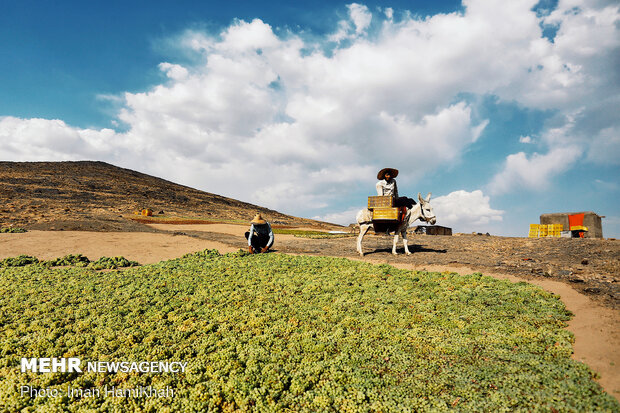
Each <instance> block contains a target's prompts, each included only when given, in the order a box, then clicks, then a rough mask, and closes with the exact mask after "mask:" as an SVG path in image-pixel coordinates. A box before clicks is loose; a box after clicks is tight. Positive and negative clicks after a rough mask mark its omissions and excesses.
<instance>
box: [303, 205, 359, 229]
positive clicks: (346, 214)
mask: <svg viewBox="0 0 620 413" xmlns="http://www.w3.org/2000/svg"><path fill="white" fill-rule="evenodd" d="M362 209H363V207H362V206H359V207H353V208H348V209H346V210H344V211H338V212H332V213H329V214H325V215H316V216H314V217H312V219H317V220H319V221H324V222H331V223H332V224H339V225H344V226H348V225H349V224H355V217H356V215H357V213H358V211H360V210H362Z"/></svg>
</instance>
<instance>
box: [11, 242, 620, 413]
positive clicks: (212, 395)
mask: <svg viewBox="0 0 620 413" xmlns="http://www.w3.org/2000/svg"><path fill="white" fill-rule="evenodd" d="M69 260H70V261H71V260H72V263H74V264H79V263H82V262H83V261H82V260H81V259H76V258H72V259H69ZM0 292H1V293H0V411H72V412H74V411H75V412H77V411H83V412H87V411H149V412H150V411H152V412H155V411H183V412H202V411H257V412H269V411H301V412H316V411H342V412H402V411H448V410H457V411H488V412H499V411H619V410H620V405H619V404H618V403H617V401H616V400H615V399H614V398H613V397H611V396H610V395H608V394H606V393H605V392H604V391H603V390H602V389H601V388H600V386H599V385H598V384H597V383H596V382H595V381H593V376H594V373H593V372H592V371H591V370H590V369H589V368H588V367H587V366H586V365H584V364H582V363H578V362H576V361H574V360H572V359H571V358H570V355H571V353H572V341H573V337H572V335H571V333H569V332H568V331H566V330H565V329H564V327H565V326H566V321H567V320H569V319H570V317H571V314H570V313H569V312H568V311H567V310H566V309H565V307H564V305H563V304H562V302H561V301H560V300H559V299H558V297H557V296H555V295H553V294H550V293H547V292H545V291H543V290H542V289H540V288H538V287H536V286H533V285H530V284H527V283H516V284H513V283H510V282H508V281H501V280H496V279H493V278H491V277H487V276H483V275H481V274H471V275H466V276H459V275H457V274H449V273H426V272H412V271H406V270H399V269H396V268H393V267H391V266H389V265H372V264H368V263H363V262H355V261H350V260H347V259H341V258H322V257H304V256H288V255H281V254H259V255H248V254H245V253H243V252H238V253H232V254H226V255H220V254H219V253H218V252H217V251H215V250H207V251H203V252H199V253H195V254H189V255H186V256H184V257H182V258H179V259H175V260H170V261H165V262H161V263H158V264H153V265H145V266H140V267H134V268H128V269H125V270H122V271H118V270H112V271H108V272H98V271H95V270H94V268H93V267H77V266H74V267H67V266H63V267H51V266H45V265H41V264H40V263H37V262H36V261H33V262H32V263H30V264H29V265H24V266H19V267H15V266H4V267H2V268H0ZM23 357H32V358H34V357H79V358H80V359H82V360H83V361H95V360H106V361H130V362H131V361H142V360H145V361H182V362H187V370H186V371H185V372H184V373H162V374H144V373H97V372H84V373H81V374H79V373H52V374H49V373H48V374H46V373H31V372H27V373H22V372H21V371H20V359H21V358H23ZM25 385H27V386H33V387H36V388H41V389H44V388H51V389H59V391H61V392H64V391H65V389H67V388H68V387H72V388H97V387H103V386H119V387H125V388H131V387H137V386H152V387H154V388H158V389H163V388H165V387H170V388H172V389H174V391H175V394H174V397H158V398H155V397H121V398H117V397H69V396H68V395H66V396H64V397H53V398H52V397H36V398H31V397H28V395H21V394H20V387H21V386H25Z"/></svg>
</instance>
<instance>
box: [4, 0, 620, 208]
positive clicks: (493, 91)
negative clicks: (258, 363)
mask: <svg viewBox="0 0 620 413" xmlns="http://www.w3.org/2000/svg"><path fill="white" fill-rule="evenodd" d="M536 3H537V0H519V1H511V2H505V1H500V0H466V1H464V6H465V12H464V13H450V14H438V15H435V16H431V17H427V18H423V19H422V18H417V17H412V16H411V15H409V14H404V15H403V16H400V17H401V18H394V14H395V12H394V11H393V10H391V9H386V10H384V11H383V12H378V13H377V14H376V15H373V13H372V12H371V11H370V10H369V9H368V7H366V6H365V5H361V4H356V3H354V4H350V5H349V6H347V11H348V15H347V17H346V18H345V19H343V20H342V21H341V22H340V23H339V24H338V27H337V28H335V31H334V34H332V35H327V36H325V37H324V38H322V39H318V40H317V39H316V38H314V39H313V40H312V41H309V40H306V39H305V38H304V35H303V34H300V33H294V32H291V31H288V32H287V31H282V32H281V33H282V34H278V35H276V33H275V31H274V30H273V28H272V27H271V26H270V25H269V24H267V23H265V22H263V21H262V20H260V19H254V20H252V21H251V22H245V21H242V20H238V21H235V22H233V23H232V24H231V25H230V26H229V27H227V28H226V29H225V30H223V31H222V32H221V33H206V32H197V31H188V32H186V33H185V34H184V35H183V36H182V37H181V38H180V39H179V40H178V47H179V48H185V49H186V50H187V51H188V52H191V53H194V54H198V55H199V56H200V57H201V59H195V60H196V61H201V62H203V63H201V64H195V65H191V66H190V65H185V66H183V65H179V64H175V63H171V62H163V63H161V64H160V65H159V69H160V70H161V71H162V73H163V74H165V75H166V77H167V80H166V82H165V83H162V84H159V85H155V86H153V87H152V88H150V89H149V90H146V91H143V92H141V93H129V92H128V93H125V94H124V95H122V96H121V97H120V98H121V99H122V102H123V107H122V110H121V111H120V113H119V115H118V121H119V122H122V123H123V124H124V125H125V129H124V130H126V132H114V131H111V130H105V129H104V130H88V129H86V130H84V129H79V128H75V127H71V126H70V125H66V124H64V123H63V122H62V121H55V120H43V119H17V118H2V119H0V137H2V140H1V141H0V142H1V143H0V156H1V157H3V158H7V159H14V160H36V159H89V158H90V159H99V160H107V161H111V162H114V163H116V164H120V165H122V166H127V167H132V168H136V169H140V170H142V171H145V172H148V173H154V174H156V175H159V176H166V177H168V178H169V179H172V180H176V181H179V182H182V183H184V184H187V185H191V186H195V187H198V188H201V189H205V190H209V191H211V192H216V193H221V194H224V195H228V196H234V197H237V198H240V199H243V200H247V201H251V202H257V203H260V204H262V205H265V206H267V207H272V208H278V209H281V210H283V211H285V212H290V213H296V214H315V213H316V212H315V210H316V209H318V208H328V207H329V206H330V205H331V203H332V202H333V201H334V200H335V199H336V198H338V197H340V199H342V198H343V197H346V196H348V195H350V194H351V193H353V191H355V188H357V187H359V186H360V185H365V184H367V183H368V182H369V181H371V182H372V180H373V177H374V174H375V173H376V170H378V169H380V167H383V166H385V165H387V164H389V165H394V166H396V167H399V169H400V170H401V177H403V178H404V179H407V180H409V181H410V182H411V181H413V182H412V183H414V184H415V183H416V182H415V180H416V179H418V180H419V179H422V178H423V176H424V174H425V173H427V172H432V171H435V170H437V169H438V168H442V167H445V166H446V165H448V164H450V163H453V162H455V161H458V159H459V158H460V156H461V155H462V154H463V153H464V152H465V151H467V149H468V148H469V147H470V146H471V145H472V144H473V143H475V142H477V141H478V139H479V137H480V136H481V134H482V133H483V131H484V130H485V127H486V126H487V124H488V120H485V119H482V120H477V119H475V117H474V116H473V115H472V113H474V109H475V108H474V107H473V106H472V105H473V104H472V103H468V102H466V101H465V100H464V99H463V98H462V96H463V95H464V94H474V95H496V96H498V97H499V98H500V99H501V100H510V101H516V102H518V103H519V104H521V105H524V106H527V107H532V108H538V109H550V110H554V111H557V112H558V113H559V115H558V118H562V116H563V118H562V119H564V121H563V124H561V125H559V126H557V125H556V127H555V128H556V129H555V130H550V131H547V133H545V134H543V135H544V136H542V137H541V140H542V141H543V142H544V144H545V145H546V146H547V148H548V153H547V154H545V155H538V154H535V155H532V156H530V157H528V156H527V155H525V154H524V153H518V154H512V155H510V156H508V158H507V160H506V164H505V166H504V168H503V170H502V171H501V172H500V173H499V174H498V175H497V176H496V177H494V178H492V180H491V184H490V186H489V189H490V190H491V192H492V193H493V194H500V193H505V192H508V191H510V190H512V189H513V188H515V187H517V186H530V187H532V188H540V187H544V185H545V184H546V183H548V182H549V181H550V180H551V179H552V178H553V177H554V176H555V175H557V174H559V173H561V172H562V171H564V170H566V168H567V167H569V166H570V165H571V163H572V162H574V160H575V159H576V156H577V153H578V152H579V151H580V149H578V148H585V149H583V150H585V151H587V153H588V159H590V160H591V161H592V162H598V161H599V160H606V159H607V160H608V162H613V160H612V158H613V157H612V156H610V155H609V154H614V153H618V148H619V146H620V143H619V142H618V139H617V137H618V130H619V129H618V119H617V117H609V118H605V119H603V118H600V117H599V118H597V119H598V121H597V123H596V124H592V122H590V121H589V119H592V118H593V117H592V116H590V113H592V108H593V107H594V106H595V103H596V102H598V103H596V104H600V102H603V104H608V103H609V102H610V99H612V97H613V96H617V95H619V94H618V82H617V81H615V80H614V77H613V76H617V74H616V70H615V66H614V64H615V63H614V62H617V58H616V57H615V56H616V55H617V50H618V47H619V45H620V36H618V28H617V27H616V26H617V24H616V23H615V22H617V19H618V16H619V15H620V13H619V12H618V8H617V7H615V6H604V5H603V6H600V5H599V3H598V2H595V1H590V0H582V1H577V0H574V1H571V2H563V1H561V2H560V3H559V5H558V7H557V8H556V9H555V10H553V11H551V12H549V13H548V14H546V15H545V16H537V15H536V13H535V12H533V11H532V8H533V7H534V6H535V4H536ZM577 5H578V6H579V8H578V9H574V7H575V6H577ZM568 11H570V13H568ZM375 19H376V20H375ZM542 24H547V25H551V24H552V25H554V26H557V27H559V29H558V31H557V34H556V36H555V38H554V39H553V42H552V41H550V40H548V39H546V38H544V37H543V36H542V31H541V25H542ZM370 32H372V36H370V35H369V33H370ZM279 33H280V32H279ZM345 39H346V40H347V41H343V40H345ZM334 42H336V43H335V44H336V45H335V46H334ZM326 50H327V51H328V52H326ZM614 59H615V60H614ZM586 126H587V127H586ZM592 136H594V137H595V139H592V138H591V137H592ZM490 144H492V142H490ZM598 148H602V149H598ZM422 155H423V156H422ZM618 158H620V157H616V159H618ZM371 185H372V184H371ZM471 194H476V191H474V192H473V193H471ZM471 194H470V195H469V196H470V197H473V196H474V195H471ZM475 197H478V198H477V199H478V201H480V202H482V203H484V200H485V197H484V196H483V195H482V193H480V194H476V195H475ZM472 199H473V198H472ZM486 202H487V207H488V199H487V201H486ZM488 209H489V210H490V211H492V210H491V209H490V207H488ZM487 212H488V211H487ZM500 212H501V211H500ZM491 216H493V215H492V214H491ZM494 216H500V217H501V214H500V215H494ZM489 219H491V220H493V219H492V218H489Z"/></svg>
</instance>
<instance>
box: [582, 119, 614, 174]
mask: <svg viewBox="0 0 620 413" xmlns="http://www.w3.org/2000/svg"><path fill="white" fill-rule="evenodd" d="M588 159H589V160H591V161H593V162H597V163H601V164H611V165H620V122H619V124H618V125H616V126H613V127H609V128H605V129H603V130H601V131H599V133H598V134H597V135H596V136H595V137H594V138H593V139H592V141H591V145H590V148H589V150H588Z"/></svg>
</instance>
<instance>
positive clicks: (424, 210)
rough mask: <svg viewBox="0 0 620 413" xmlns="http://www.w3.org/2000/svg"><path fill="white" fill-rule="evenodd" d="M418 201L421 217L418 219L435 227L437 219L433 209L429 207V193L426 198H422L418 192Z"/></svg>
mask: <svg viewBox="0 0 620 413" xmlns="http://www.w3.org/2000/svg"><path fill="white" fill-rule="evenodd" d="M418 201H420V214H421V215H422V216H421V217H420V219H421V220H424V221H426V222H428V223H429V224H431V225H435V222H437V217H436V216H435V213H434V212H433V207H432V206H431V193H430V192H429V193H428V195H426V198H422V196H421V195H420V193H419V192H418Z"/></svg>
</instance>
